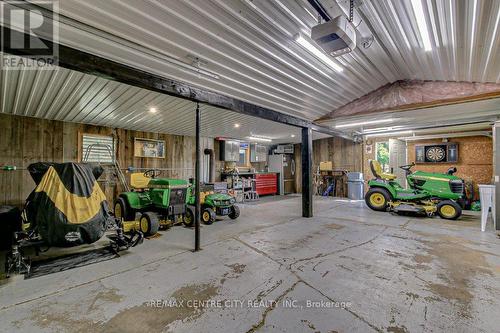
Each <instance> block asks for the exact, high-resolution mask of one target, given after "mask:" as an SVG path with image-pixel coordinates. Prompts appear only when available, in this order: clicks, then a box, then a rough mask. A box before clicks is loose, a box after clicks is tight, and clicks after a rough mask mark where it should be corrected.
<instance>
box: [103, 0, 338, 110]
mask: <svg viewBox="0 0 500 333" xmlns="http://www.w3.org/2000/svg"><path fill="white" fill-rule="evenodd" d="M121 5H122V6H126V8H128V9H129V10H132V11H135V12H136V14H138V15H141V14H142V15H145V14H144V13H142V11H140V10H138V9H136V8H135V7H133V6H129V5H127V4H126V3H125V2H121ZM106 14H107V15H111V13H106ZM115 18H116V19H121V18H118V17H116V16H115ZM153 20H154V21H155V22H156V23H157V24H159V25H162V26H164V27H165V28H167V29H171V30H173V31H175V32H176V33H177V34H179V35H182V36H183V37H184V38H188V39H190V40H191V41H192V42H193V43H199V44H200V45H202V46H204V47H205V48H208V49H211V50H212V51H213V52H216V53H218V54H219V55H222V56H226V57H228V54H224V53H222V52H221V51H220V50H218V49H216V48H213V47H211V46H209V45H208V44H206V43H200V42H198V41H197V40H196V39H193V38H191V36H189V35H187V34H186V33H184V32H183V31H181V30H179V29H177V28H175V27H174V26H172V25H167V24H164V22H163V20H158V19H153ZM123 23H126V21H125V20H123ZM136 28H137V29H142V28H140V27H136ZM143 31H144V32H145V33H148V31H147V30H143ZM115 33H117V32H115ZM156 37H157V38H159V39H162V40H164V41H167V42H169V43H170V44H175V45H176V46H177V47H179V48H181V49H184V50H185V51H186V52H187V53H196V52H194V50H192V49H187V48H185V47H184V46H183V45H181V44H176V43H174V42H173V41H172V40H167V39H165V38H164V37H161V36H156ZM134 42H137V41H134ZM230 59H231V60H232V61H236V62H238V63H239V65H241V66H246V67H247V68H248V69H253V70H255V68H252V67H251V66H248V65H247V64H245V63H244V62H241V61H239V60H238V59H237V58H234V57H231V58H230ZM213 63H216V64H217V65H218V66H220V67H222V68H225V69H226V70H229V71H232V72H233V73H235V74H237V75H241V76H243V77H245V78H246V79H247V80H250V81H256V83H258V84H261V85H265V86H267V88H268V89H275V88H273V86H271V85H269V84H266V83H264V82H262V81H257V80H256V79H255V78H253V77H252V76H249V75H247V74H245V73H243V72H237V71H235V69H234V68H231V67H229V66H226V65H225V64H223V63H220V62H215V61H213ZM224 78H225V79H227V80H230V81H231V82H233V84H239V85H242V86H244V87H245V88H247V89H249V90H255V91H256V92H258V93H259V94H261V95H268V96H269V97H271V98H274V99H277V100H279V101H280V103H283V104H287V103H288V104H292V105H293V106H291V108H295V107H301V108H303V107H304V106H303V105H300V104H297V103H295V102H293V103H292V101H290V100H289V99H286V98H283V97H280V96H279V95H276V94H271V93H270V92H268V91H264V90H262V89H260V88H257V87H256V86H252V85H250V84H246V83H244V80H237V79H234V78H232V77H231V76H229V75H227V74H225V75H224ZM281 93H285V92H284V91H281ZM290 97H294V96H293V95H290ZM270 101H271V100H270ZM316 108H318V106H316ZM324 110H325V111H326V110H328V109H327V108H326V107H325V108H324ZM318 114H319V113H318Z"/></svg>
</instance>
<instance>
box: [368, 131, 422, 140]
mask: <svg viewBox="0 0 500 333" xmlns="http://www.w3.org/2000/svg"><path fill="white" fill-rule="evenodd" d="M401 134H413V131H396V132H384V133H374V134H366V135H365V138H373V137H380V136H395V135H401Z"/></svg>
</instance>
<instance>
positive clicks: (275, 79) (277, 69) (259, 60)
mask: <svg viewBox="0 0 500 333" xmlns="http://www.w3.org/2000/svg"><path fill="white" fill-rule="evenodd" d="M185 4H186V5H191V6H192V5H193V4H190V3H189V2H187V3H185ZM193 10H195V8H193ZM199 14H200V15H201V14H203V15H204V16H205V17H207V18H208V19H210V20H212V21H213V22H214V23H216V24H218V25H219V26H220V27H223V24H222V22H221V21H219V20H217V19H216V18H215V17H214V16H213V15H211V14H210V13H209V12H208V11H206V10H205V11H203V13H202V12H199ZM179 15H180V14H179ZM180 16H181V19H182V18H183V16H182V15H180ZM188 21H192V20H188ZM204 24H207V21H204ZM197 27H198V28H200V26H199V25H197ZM234 28H235V27H234V26H232V29H231V30H230V31H226V32H225V33H226V35H225V38H222V36H221V35H220V33H219V34H213V33H211V32H210V31H206V33H208V34H210V35H211V36H212V37H213V38H217V39H218V40H219V41H220V42H222V43H225V44H226V45H228V46H232V47H235V48H236V45H234V46H233V44H234V43H235V42H237V39H234V38H233V39H232V40H231V43H230V42H229V40H228V39H227V38H228V36H229V35H228V34H229V33H233V34H235V33H236V31H235V29H234ZM238 37H240V38H241V39H243V40H245V41H246V42H247V43H250V44H252V45H253V46H254V47H255V48H258V49H259V50H260V51H263V52H266V53H267V54H268V55H270V56H271V57H273V59H275V60H281V62H282V63H283V64H287V63H286V62H284V61H283V60H282V59H279V57H277V56H276V55H274V54H273V53H272V52H271V51H270V50H269V49H266V48H262V47H260V46H259V45H258V43H255V42H252V41H251V40H250V39H248V38H247V37H246V36H244V35H241V34H240V33H238ZM244 46H245V44H242V43H240V44H239V45H238V48H239V47H244ZM250 51H251V48H250V50H249V49H248V48H247V49H246V50H245V55H247V56H249V57H251V58H252V59H253V60H255V61H258V62H260V63H262V64H263V65H266V66H268V67H271V68H272V69H273V70H275V71H276V72H278V73H281V74H282V75H284V76H286V77H288V78H290V79H292V80H294V81H295V82H296V83H300V84H303V85H304V84H305V82H303V81H300V80H299V79H298V78H295V77H293V76H291V75H290V74H288V73H285V72H284V71H283V70H282V69H279V68H277V67H276V65H273V64H270V63H269V61H268V62H266V61H263V60H262V59H261V57H259V56H254V55H252V54H250V53H249V52H250ZM291 68H292V69H294V68H293V67H291ZM272 79H273V80H274V81H275V82H277V83H278V84H284V82H280V81H279V80H278V79H277V78H274V77H272ZM286 86H287V87H288V88H290V89H293V90H294V91H296V92H301V93H304V94H307V95H308V96H310V97H312V98H315V99H318V100H319V102H321V103H322V104H326V102H324V100H322V99H319V98H317V97H315V94H311V93H306V92H305V91H304V89H303V88H302V89H301V88H299V87H295V86H293V85H290V84H287V85H286ZM310 88H311V89H313V87H312V86H310ZM315 92H316V94H317V89H316V90H315ZM323 96H324V97H325V98H326V99H330V98H331V96H330V95H328V94H323ZM331 102H334V101H333V100H331ZM328 107H329V106H327V108H328Z"/></svg>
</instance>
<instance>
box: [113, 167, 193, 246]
mask: <svg viewBox="0 0 500 333" xmlns="http://www.w3.org/2000/svg"><path fill="white" fill-rule="evenodd" d="M160 174H161V171H159V170H155V169H151V170H147V171H146V172H144V173H140V172H139V173H132V174H131V175H130V186H131V187H132V188H133V191H130V192H123V193H121V194H120V195H119V196H118V199H117V200H116V201H115V206H114V214H115V217H117V218H119V219H122V220H123V221H124V222H123V225H124V230H125V231H126V232H127V231H129V230H140V231H141V232H142V233H143V234H144V235H145V236H152V235H154V234H156V232H157V231H158V230H159V228H160V227H168V226H170V225H173V224H176V223H180V222H182V223H184V224H185V225H186V226H190V225H191V224H192V223H193V221H194V210H193V208H192V207H189V206H187V201H188V198H189V197H190V195H191V194H190V192H191V187H190V185H189V183H188V182H187V181H185V180H182V179H170V178H157V177H158V176H159V175H160ZM136 213H140V214H141V215H140V217H139V220H136Z"/></svg>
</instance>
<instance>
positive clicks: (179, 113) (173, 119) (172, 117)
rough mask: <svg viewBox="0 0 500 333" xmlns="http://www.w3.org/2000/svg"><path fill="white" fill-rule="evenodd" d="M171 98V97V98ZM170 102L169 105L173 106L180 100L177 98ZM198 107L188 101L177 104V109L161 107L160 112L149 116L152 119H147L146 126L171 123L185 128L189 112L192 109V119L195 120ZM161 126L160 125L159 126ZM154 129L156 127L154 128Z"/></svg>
mask: <svg viewBox="0 0 500 333" xmlns="http://www.w3.org/2000/svg"><path fill="white" fill-rule="evenodd" d="M169 97H170V96H169ZM170 99H172V100H170V101H166V102H168V103H167V105H171V104H172V103H175V102H177V101H175V100H176V99H178V98H175V97H170ZM195 107H196V104H195V103H193V102H191V101H186V100H181V101H180V102H179V103H176V104H175V107H159V108H158V111H157V112H156V113H155V114H149V115H148V117H149V118H150V119H149V120H148V119H147V118H145V120H144V124H145V125H146V126H148V125H150V124H154V123H155V122H158V123H159V122H169V123H173V124H179V126H183V125H181V124H185V122H186V120H187V116H188V111H189V109H190V108H191V109H192V111H193V114H192V115H191V117H193V119H194V109H195ZM158 126H159V124H158ZM152 128H154V127H152Z"/></svg>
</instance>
